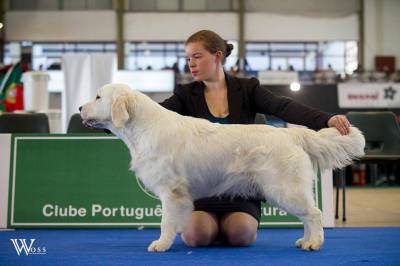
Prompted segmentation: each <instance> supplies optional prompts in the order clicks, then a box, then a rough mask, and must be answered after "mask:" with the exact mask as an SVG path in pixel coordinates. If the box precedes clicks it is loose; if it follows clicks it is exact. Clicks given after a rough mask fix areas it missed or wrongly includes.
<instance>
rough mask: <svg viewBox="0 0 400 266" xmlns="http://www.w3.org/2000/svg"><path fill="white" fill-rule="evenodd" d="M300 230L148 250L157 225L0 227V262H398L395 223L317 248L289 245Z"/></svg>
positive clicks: (338, 233) (337, 234)
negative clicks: (245, 243) (232, 243)
mask: <svg viewBox="0 0 400 266" xmlns="http://www.w3.org/2000/svg"><path fill="white" fill-rule="evenodd" d="M302 232H303V231H302V230H301V229H261V230H259V232H258V238H257V241H256V242H255V243H254V244H253V245H251V246H249V247H242V248H233V247H221V246H218V247H215V246H214V247H207V248H190V247H187V246H185V245H184V243H183V242H182V240H181V239H180V237H177V239H176V240H175V243H174V245H173V246H172V248H171V249H170V250H169V251H168V252H166V253H148V252H147V246H148V244H149V243H151V241H152V240H154V239H156V238H157V237H158V235H159V230H150V229H149V230H135V229H88V230H86V229H81V230H71V229H65V230H62V229H58V230H55V229H49V230H42V229H32V230H25V229H24V230H16V231H0V265H71V266H75V265H158V266H161V265H174V266H175V265H189V266H196V265H216V266H223V265H229V266H232V265H352V266H353V265H374V266H376V265H400V228H399V227H393V228H335V229H326V230H325V244H324V246H323V248H322V250H320V251H314V252H307V251H303V250H301V249H297V248H295V247H294V243H295V241H296V240H297V239H298V238H299V237H301V235H302ZM23 238H25V239H26V240H27V241H26V243H27V244H28V245H29V243H30V239H35V241H34V242H33V245H32V246H33V247H35V248H41V249H42V248H43V247H44V248H45V249H46V254H35V255H33V254H31V255H28V256H27V255H26V254H25V252H24V251H23V250H22V251H21V255H18V254H17V251H16V249H15V247H14V245H13V243H12V241H11V240H10V239H23Z"/></svg>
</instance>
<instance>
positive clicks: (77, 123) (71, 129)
mask: <svg viewBox="0 0 400 266" xmlns="http://www.w3.org/2000/svg"><path fill="white" fill-rule="evenodd" d="M67 133H104V130H103V129H92V128H88V127H85V126H84V125H83V124H82V118H81V115H80V114H79V113H76V114H73V115H72V116H71V119H70V120H69V123H68V129H67Z"/></svg>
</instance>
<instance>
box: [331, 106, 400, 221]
mask: <svg viewBox="0 0 400 266" xmlns="http://www.w3.org/2000/svg"><path fill="white" fill-rule="evenodd" d="M346 116H347V118H348V119H349V121H350V123H351V124H352V125H354V126H356V127H358V128H359V129H360V130H361V131H362V132H363V134H364V137H365V141H366V145H365V155H364V157H362V158H361V159H360V162H364V163H382V162H396V161H399V160H400V127H399V124H398V122H397V121H396V116H395V114H394V113H392V112H349V113H347V115H346ZM339 179H340V180H341V181H340V183H341V184H340V185H341V187H342V189H343V221H345V220H346V208H345V202H346V201H345V199H346V197H345V186H346V183H345V174H344V172H343V171H341V172H340V173H339ZM338 181H339V180H338ZM338 205H339V182H337V191H336V215H335V218H338Z"/></svg>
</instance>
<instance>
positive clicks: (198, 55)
mask: <svg viewBox="0 0 400 266" xmlns="http://www.w3.org/2000/svg"><path fill="white" fill-rule="evenodd" d="M185 54H186V59H187V60H188V64H189V69H190V73H191V74H192V76H193V78H194V79H195V80H197V81H203V80H205V81H208V80H212V79H213V77H214V76H215V75H216V73H217V67H218V64H219V60H220V59H219V58H218V56H217V54H212V53H210V52H209V51H207V50H206V49H205V48H204V46H203V44H202V43H201V42H192V43H188V44H186V46H185Z"/></svg>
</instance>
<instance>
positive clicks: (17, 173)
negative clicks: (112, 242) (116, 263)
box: [8, 135, 321, 228]
mask: <svg viewBox="0 0 400 266" xmlns="http://www.w3.org/2000/svg"><path fill="white" fill-rule="evenodd" d="M130 161H131V158H130V154H129V151H128V149H127V147H126V146H125V145H124V143H123V142H122V141H121V140H119V139H117V138H115V137H109V136H103V135H97V136H82V135H79V136H71V135H48V136H47V135H46V136H45V135H41V136H26V135H13V136H12V143H11V160H10V193H9V203H10V204H9V211H8V212H9V215H8V217H9V221H8V227H10V228H23V227H29V228H31V227H159V224H160V221H161V213H162V209H161V202H160V201H159V200H158V199H157V198H156V197H155V196H154V195H152V194H151V193H150V192H148V191H146V189H145V188H144V187H143V185H142V184H141V183H140V182H139V180H138V179H137V178H136V176H135V174H134V173H132V172H131V171H130V170H129V165H130ZM319 180H320V178H317V182H315V191H316V192H317V193H315V195H316V199H317V203H318V206H319V207H320V208H321V185H320V182H319ZM260 225H261V227H279V226H284V227H288V226H301V223H300V222H299V221H298V219H297V218H295V217H293V216H291V215H288V214H287V213H285V212H283V211H281V210H279V209H278V208H275V207H273V206H269V205H268V204H263V206H262V219H261V224H260Z"/></svg>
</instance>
